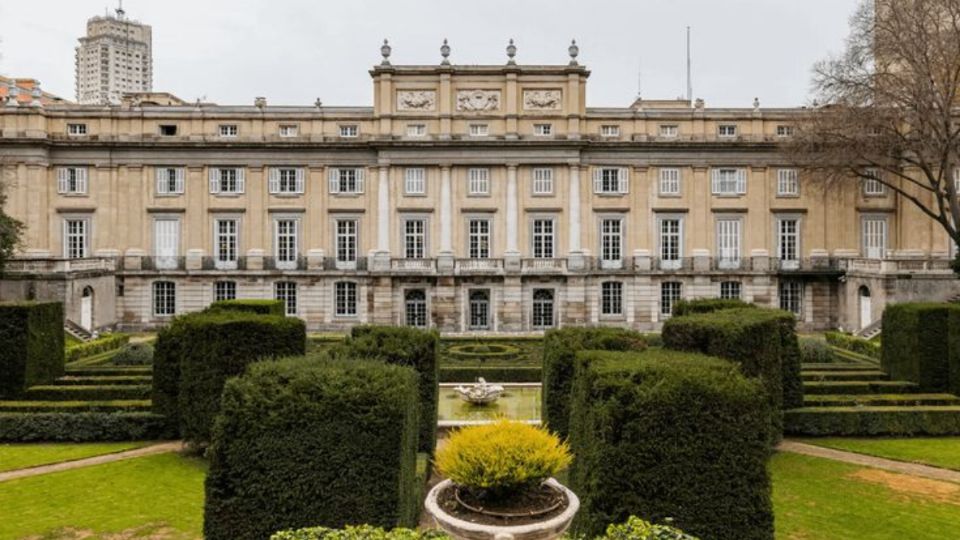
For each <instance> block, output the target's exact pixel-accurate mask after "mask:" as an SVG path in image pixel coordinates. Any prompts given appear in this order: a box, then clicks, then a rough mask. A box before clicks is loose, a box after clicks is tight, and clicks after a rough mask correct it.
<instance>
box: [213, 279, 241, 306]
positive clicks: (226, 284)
mask: <svg viewBox="0 0 960 540" xmlns="http://www.w3.org/2000/svg"><path fill="white" fill-rule="evenodd" d="M236 299H237V282H236V281H214V282H213V301H214V302H222V301H224V300H236Z"/></svg>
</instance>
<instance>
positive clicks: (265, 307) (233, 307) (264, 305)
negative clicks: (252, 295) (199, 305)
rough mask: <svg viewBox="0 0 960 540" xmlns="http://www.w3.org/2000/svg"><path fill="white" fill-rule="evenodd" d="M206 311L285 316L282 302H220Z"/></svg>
mask: <svg viewBox="0 0 960 540" xmlns="http://www.w3.org/2000/svg"><path fill="white" fill-rule="evenodd" d="M207 311H243V312H246V313H257V314H260V315H279V316H281V317H282V316H284V315H286V310H285V309H284V305H283V300H259V299H242V300H239V299H238V300H220V301H217V302H214V303H212V304H210V307H208V308H207Z"/></svg>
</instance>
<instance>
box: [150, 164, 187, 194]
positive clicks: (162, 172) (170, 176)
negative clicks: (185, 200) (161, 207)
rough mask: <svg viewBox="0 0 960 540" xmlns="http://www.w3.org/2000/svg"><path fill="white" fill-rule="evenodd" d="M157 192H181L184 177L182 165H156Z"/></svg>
mask: <svg viewBox="0 0 960 540" xmlns="http://www.w3.org/2000/svg"><path fill="white" fill-rule="evenodd" d="M156 174H157V194H159V195H178V194H180V193H183V185H184V177H185V175H186V173H185V171H184V169H183V168H182V167H157V172H156Z"/></svg>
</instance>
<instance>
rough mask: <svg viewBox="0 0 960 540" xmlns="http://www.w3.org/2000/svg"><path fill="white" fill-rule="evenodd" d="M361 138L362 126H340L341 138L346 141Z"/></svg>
mask: <svg viewBox="0 0 960 540" xmlns="http://www.w3.org/2000/svg"><path fill="white" fill-rule="evenodd" d="M359 136H360V126H358V125H357V124H342V125H341V126H340V137H342V138H344V139H353V138H356V137H359Z"/></svg>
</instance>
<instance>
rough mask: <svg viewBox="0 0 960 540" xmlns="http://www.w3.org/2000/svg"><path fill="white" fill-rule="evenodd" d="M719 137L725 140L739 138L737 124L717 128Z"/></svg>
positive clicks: (722, 125)
mask: <svg viewBox="0 0 960 540" xmlns="http://www.w3.org/2000/svg"><path fill="white" fill-rule="evenodd" d="M717 135H718V136H720V137H724V138H729V137H736V136H737V125H736V124H720V125H719V126H717Z"/></svg>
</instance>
